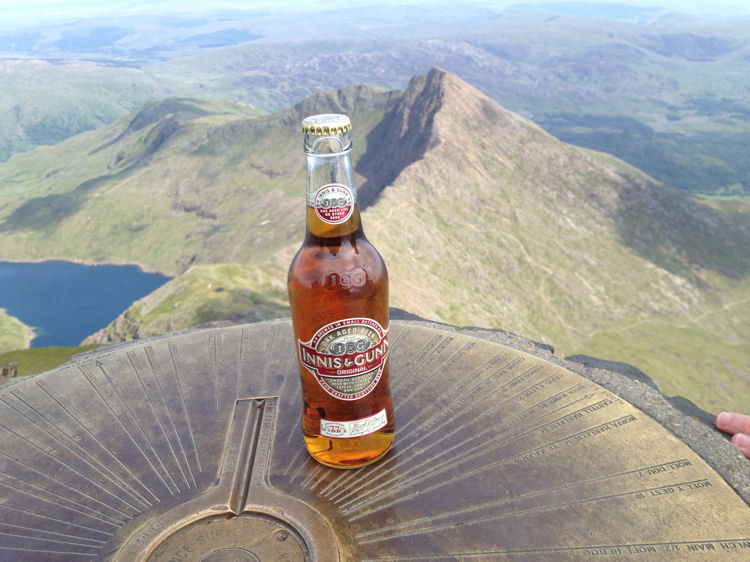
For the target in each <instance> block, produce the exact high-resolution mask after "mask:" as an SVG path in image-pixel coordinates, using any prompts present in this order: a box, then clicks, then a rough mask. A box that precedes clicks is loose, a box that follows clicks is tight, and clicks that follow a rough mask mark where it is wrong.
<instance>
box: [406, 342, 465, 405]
mask: <svg viewBox="0 0 750 562" xmlns="http://www.w3.org/2000/svg"><path fill="white" fill-rule="evenodd" d="M474 345H475V343H474V342H469V343H466V344H464V345H463V346H461V348H460V349H459V350H458V351H455V352H454V353H453V354H452V355H451V356H450V357H446V358H445V359H444V360H443V362H442V363H441V364H440V366H439V367H438V368H437V369H435V370H433V371H432V372H431V373H430V374H429V375H428V376H426V377H423V378H422V380H420V381H419V383H418V384H416V385H414V386H413V387H412V388H411V389H410V391H409V392H408V393H407V394H406V395H405V396H402V398H401V400H400V401H399V402H398V403H397V405H396V406H395V410H396V411H395V414H396V415H398V412H399V410H400V407H403V406H404V405H405V404H406V403H407V402H409V401H410V400H411V399H413V398H417V397H419V395H420V390H421V389H422V388H423V387H424V386H425V385H429V384H430V383H431V382H432V379H434V378H436V377H438V376H439V375H440V374H441V373H443V372H444V371H445V370H446V369H448V368H449V367H450V366H451V365H454V364H455V363H456V362H457V361H459V360H460V359H461V357H463V356H464V355H466V354H467V353H468V352H469V351H470V350H471V348H473V347H474Z"/></svg>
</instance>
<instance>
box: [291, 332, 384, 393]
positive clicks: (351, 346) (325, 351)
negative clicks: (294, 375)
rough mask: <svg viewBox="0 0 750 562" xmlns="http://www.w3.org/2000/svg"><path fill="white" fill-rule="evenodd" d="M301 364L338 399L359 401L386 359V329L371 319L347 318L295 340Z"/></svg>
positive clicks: (367, 390) (367, 391)
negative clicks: (308, 337)
mask: <svg viewBox="0 0 750 562" xmlns="http://www.w3.org/2000/svg"><path fill="white" fill-rule="evenodd" d="M297 345H298V348H299V357H300V361H301V363H302V365H303V366H305V367H307V369H309V370H310V372H312V373H313V375H314V376H315V378H316V380H317V381H318V384H320V386H321V387H322V388H323V390H325V391H326V392H327V393H328V394H330V395H331V396H333V397H335V398H338V399H339V400H359V399H360V398H363V397H365V396H367V395H368V394H370V392H372V390H373V389H374V388H375V387H376V386H377V384H378V381H380V377H381V376H382V375H383V370H384V369H385V363H386V359H387V358H388V331H387V330H383V327H382V326H381V325H380V324H379V323H378V322H376V321H375V320H372V319H370V318H347V319H346V320H338V321H336V322H331V323H330V324H326V325H325V326H323V327H322V328H320V329H319V330H318V331H317V332H315V335H314V336H313V337H312V338H311V339H310V341H308V342H303V341H302V340H297Z"/></svg>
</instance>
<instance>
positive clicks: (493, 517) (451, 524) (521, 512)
mask: <svg viewBox="0 0 750 562" xmlns="http://www.w3.org/2000/svg"><path fill="white" fill-rule="evenodd" d="M710 487H711V482H710V481H709V480H708V479H705V478H703V479H700V480H693V481H689V482H679V483H675V484H671V485H666V486H658V487H656V488H642V489H639V490H627V491H623V492H618V493H615V494H607V495H603V496H596V497H592V498H583V499H579V500H573V501H568V502H564V503H560V504H552V505H543V506H537V507H532V508H528V509H514V510H512V511H508V512H503V513H492V514H490V515H485V516H483V517H476V518H474V519H462V520H461V526H462V527H464V526H467V525H476V524H478V523H486V522H489V521H501V520H503V519H509V518H514V519H518V518H520V517H523V516H526V515H536V514H539V513H545V512H549V511H555V510H560V509H569V508H571V507H576V506H580V505H585V504H590V503H597V502H604V501H609V500H615V499H620V498H627V497H632V498H633V499H636V500H638V499H642V498H641V497H639V496H643V497H646V495H647V494H652V495H655V496H658V495H664V494H659V493H658V492H665V491H666V490H668V489H673V488H682V489H690V490H699V489H705V488H710ZM455 528H456V521H455V520H454V521H448V522H446V523H442V524H439V525H430V526H429V527H427V528H420V529H409V530H408V531H405V532H401V533H391V534H390V535H385V536H382V537H377V538H365V539H363V540H360V541H359V542H360V544H367V543H373V542H380V541H384V540H391V539H394V538H398V537H410V536H414V535H418V534H424V533H436V532H439V531H445V530H448V529H455Z"/></svg>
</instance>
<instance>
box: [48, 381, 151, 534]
mask: <svg viewBox="0 0 750 562" xmlns="http://www.w3.org/2000/svg"><path fill="white" fill-rule="evenodd" d="M34 384H35V386H36V387H37V388H39V390H41V391H42V392H44V394H45V395H46V396H47V398H49V399H50V400H51V402H52V403H53V404H55V405H57V407H58V408H60V411H61V412H63V413H64V414H65V416H67V418H68V419H69V420H72V421H73V422H74V423H75V424H77V426H78V427H79V428H80V429H81V430H82V431H83V432H84V435H85V436H86V437H87V438H88V439H90V440H91V441H90V443H93V444H95V446H96V448H97V449H98V450H99V451H101V452H102V453H103V456H104V458H102V459H97V460H98V462H99V464H100V465H101V466H102V467H104V468H106V470H107V471H108V472H113V471H112V470H111V468H110V467H107V466H106V464H105V460H104V459H106V461H108V462H111V463H114V464H115V465H117V466H120V467H121V468H122V469H123V470H125V472H127V473H128V474H130V475H132V471H131V470H130V469H129V468H128V467H126V466H125V465H124V464H123V462H122V461H121V460H120V459H119V458H117V456H116V455H114V454H113V453H112V450H111V449H110V448H108V447H106V446H105V445H104V443H102V442H101V440H100V439H99V438H98V437H97V436H96V435H94V433H93V432H92V431H91V430H90V429H89V428H88V427H86V425H85V424H84V423H83V422H82V421H81V420H80V419H79V418H78V416H76V415H74V414H73V412H71V411H70V410H69V409H68V408H67V407H66V406H65V405H64V404H63V403H62V402H61V401H60V400H58V399H57V397H56V396H55V395H54V394H53V393H52V392H50V391H49V389H47V388H46V387H45V386H44V385H43V384H42V383H41V382H39V381H35V382H34ZM71 433H73V430H71ZM66 435H67V434H66ZM68 438H69V439H71V440H72V441H74V442H75V441H76V439H75V437H73V436H72V435H68ZM76 444H77V443H76ZM81 448H82V449H83V450H85V451H86V453H87V454H89V455H91V456H92V457H93V450H91V449H86V448H85V447H81ZM136 481H138V479H137V478H136ZM141 486H143V488H144V489H146V490H147V491H148V492H149V493H152V492H151V490H149V489H148V487H147V486H145V485H144V484H143V483H141ZM80 493H81V494H82V495H85V496H86V497H88V498H90V499H93V500H94V501H95V502H96V503H97V504H99V505H102V506H104V507H106V508H107V509H110V510H112V511H114V512H115V513H118V514H120V515H122V516H123V517H124V518H125V520H127V519H128V518H129V517H131V515H129V514H126V513H125V512H123V511H121V510H119V509H117V508H116V507H114V506H111V505H108V504H105V503H103V502H101V501H100V500H98V499H95V498H92V497H91V496H88V495H87V494H83V493H82V492H80Z"/></svg>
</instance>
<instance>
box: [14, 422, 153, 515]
mask: <svg viewBox="0 0 750 562" xmlns="http://www.w3.org/2000/svg"><path fill="white" fill-rule="evenodd" d="M0 428H2V429H4V430H5V431H6V432H7V434H9V435H13V436H15V437H17V438H18V439H20V440H21V441H22V442H24V443H26V444H28V445H29V446H31V447H32V448H33V449H35V450H36V451H38V452H39V453H41V454H42V455H43V456H45V457H47V458H49V459H50V460H52V461H53V462H55V463H57V464H58V465H60V466H62V467H65V469H67V470H68V471H70V473H71V474H73V475H75V476H77V477H79V478H80V479H81V481H90V482H91V483H92V484H93V485H94V486H96V487H97V488H99V490H101V491H102V492H103V493H104V494H106V495H109V496H111V497H113V498H115V499H117V500H119V501H121V502H122V503H123V504H125V505H127V506H128V507H130V508H131V509H133V510H134V511H135V512H138V511H140V509H142V508H137V507H136V506H134V505H132V504H131V503H129V502H127V501H125V500H124V499H122V498H120V497H118V496H117V494H115V493H113V492H112V491H111V490H108V489H106V488H105V487H103V486H102V485H101V484H99V483H98V482H94V481H92V480H90V478H88V477H87V476H86V475H85V474H83V473H82V472H81V471H80V470H78V469H77V468H75V467H73V466H72V465H70V464H68V463H65V462H63V461H62V460H60V459H59V458H58V457H57V456H55V455H53V454H51V453H49V452H48V451H46V450H45V449H44V447H42V446H41V445H39V444H38V443H35V442H34V441H32V440H30V439H29V438H28V437H27V436H24V435H21V434H20V433H18V432H17V431H15V430H13V429H11V428H10V427H7V426H5V425H3V424H0ZM5 456H6V457H7V458H10V459H13V457H11V456H10V455H5ZM13 460H14V461H16V462H18V463H19V464H24V465H26V463H20V461H17V460H16V459H13ZM26 466H28V465H26ZM61 483H63V482H61ZM68 486H69V484H68ZM134 499H137V498H134ZM0 505H1V504H0Z"/></svg>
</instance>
